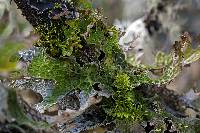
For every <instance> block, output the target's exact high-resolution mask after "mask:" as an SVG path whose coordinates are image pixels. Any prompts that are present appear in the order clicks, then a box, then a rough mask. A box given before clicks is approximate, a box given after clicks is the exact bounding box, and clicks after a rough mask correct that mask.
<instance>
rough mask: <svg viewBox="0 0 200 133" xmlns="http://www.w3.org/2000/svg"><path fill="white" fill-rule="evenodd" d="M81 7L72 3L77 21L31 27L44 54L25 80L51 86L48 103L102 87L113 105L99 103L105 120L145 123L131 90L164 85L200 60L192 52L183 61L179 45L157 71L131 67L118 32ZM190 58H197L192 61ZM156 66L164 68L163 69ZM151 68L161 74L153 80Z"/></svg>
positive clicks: (87, 6)
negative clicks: (34, 79)
mask: <svg viewBox="0 0 200 133" xmlns="http://www.w3.org/2000/svg"><path fill="white" fill-rule="evenodd" d="M73 2H74V3H73ZM84 2H86V1H85V0H76V1H72V3H73V4H74V6H76V8H77V13H78V14H79V15H78V16H79V17H77V18H74V19H71V20H69V19H66V18H65V17H60V18H59V19H55V20H52V22H51V25H47V24H43V25H39V26H37V27H36V28H35V31H36V32H37V33H38V34H39V35H40V39H39V40H38V41H37V42H36V44H35V45H36V46H39V47H42V48H43V49H44V50H45V51H43V52H41V53H40V54H39V55H38V56H37V57H35V59H33V61H32V63H31V65H30V66H29V68H28V71H29V75H30V76H34V77H37V78H44V79H51V80H54V81H55V83H56V88H55V89H54V92H53V93H52V96H50V97H49V98H47V99H45V100H46V101H48V102H49V101H50V104H53V103H55V102H56V101H57V98H58V97H59V96H60V95H63V94H65V93H67V92H69V91H71V90H74V89H79V90H85V91H86V92H88V91H90V90H91V89H92V88H93V85H94V84H96V83H100V84H101V85H102V86H104V88H105V89H107V90H109V91H111V92H112V93H113V95H112V97H111V98H110V99H109V100H110V101H112V102H111V103H108V102H107V103H102V104H103V105H104V107H105V111H106V113H107V114H108V115H111V116H112V117H114V118H118V119H123V118H126V119H131V120H135V121H140V120H143V119H144V118H145V117H146V115H148V113H147V112H148V109H147V108H146V107H145V106H146V105H145V104H144V102H143V98H142V96H140V95H139V94H138V93H137V92H136V91H135V88H136V87H138V86H141V85H152V84H165V83H167V82H168V81H170V80H172V79H173V78H174V77H175V76H176V75H177V74H178V72H180V70H181V67H182V66H183V64H182V63H183V62H184V61H187V60H190V61H195V60H197V59H199V58H200V56H199V55H200V54H198V52H199V50H197V51H195V52H193V53H192V52H191V50H190V52H189V54H187V58H186V56H185V57H184V56H183V54H182V53H183V52H182V51H181V50H182V49H185V47H184V48H183V47H182V44H183V43H184V42H183V41H184V40H182V42H181V41H180V42H178V43H177V44H176V45H175V46H177V45H180V47H178V48H175V51H174V54H171V55H173V56H174V57H175V58H173V60H170V61H168V62H163V61H161V60H162V59H158V61H157V63H158V66H154V67H149V66H143V65H130V64H129V63H127V61H126V59H125V56H124V54H123V51H122V50H121V49H120V47H119V45H118V40H119V32H118V31H117V30H116V28H115V27H110V26H107V25H106V24H105V23H104V20H103V17H102V16H101V14H100V13H99V12H98V11H97V10H94V9H92V8H91V5H90V4H88V3H87V2H86V3H84ZM184 44H185V43H184ZM188 44H189V43H188ZM180 51H181V52H180ZM194 54H195V59H193V58H192V57H191V56H193V57H194ZM171 55H170V57H172V56H171ZM183 57H184V58H183ZM163 58H164V55H163ZM177 58H178V60H177ZM191 58H192V59H191ZM159 60H160V61H159ZM190 61H187V62H190ZM160 64H161V65H164V69H163V66H160ZM152 69H155V70H162V71H161V76H159V78H157V79H152V78H151V76H150V73H151V72H152Z"/></svg>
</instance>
